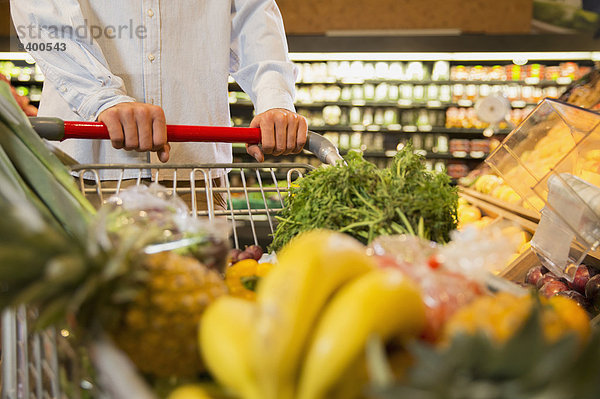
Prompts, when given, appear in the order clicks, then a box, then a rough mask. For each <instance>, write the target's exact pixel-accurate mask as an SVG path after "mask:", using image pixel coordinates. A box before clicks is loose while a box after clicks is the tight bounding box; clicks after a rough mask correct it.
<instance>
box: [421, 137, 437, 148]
mask: <svg viewBox="0 0 600 399" xmlns="http://www.w3.org/2000/svg"><path fill="white" fill-rule="evenodd" d="M434 148H435V136H434V135H433V134H426V135H425V138H424V139H423V149H424V150H425V151H427V152H433V150H434Z"/></svg>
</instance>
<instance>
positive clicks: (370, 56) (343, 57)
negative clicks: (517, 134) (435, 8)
mask: <svg viewBox="0 0 600 399" xmlns="http://www.w3.org/2000/svg"><path fill="white" fill-rule="evenodd" d="M290 58H291V59H292V61H511V62H512V61H513V60H515V59H519V60H523V59H525V60H529V61H543V60H559V61H563V60H564V61H577V60H593V61H598V60H600V52H595V51H570V52H563V51H560V52H559V51H546V52H485V53H483V52H472V53H404V52H394V53H380V52H372V53H371V52H369V53H366V52H365V53H327V52H322V53H298V52H296V53H290Z"/></svg>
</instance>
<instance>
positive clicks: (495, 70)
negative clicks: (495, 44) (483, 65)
mask: <svg viewBox="0 0 600 399" xmlns="http://www.w3.org/2000/svg"><path fill="white" fill-rule="evenodd" d="M489 78H490V80H495V81H500V80H506V72H505V70H504V67H503V66H502V65H494V66H493V67H492V70H491V71H490V76H489Z"/></svg>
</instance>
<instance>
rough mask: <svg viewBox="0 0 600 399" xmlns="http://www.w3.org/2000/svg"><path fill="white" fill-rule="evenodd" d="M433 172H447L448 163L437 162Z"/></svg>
mask: <svg viewBox="0 0 600 399" xmlns="http://www.w3.org/2000/svg"><path fill="white" fill-rule="evenodd" d="M433 170H435V171H436V172H437V173H442V172H444V171H445V170H446V163H445V162H444V161H437V162H436V163H435V164H434V165H433Z"/></svg>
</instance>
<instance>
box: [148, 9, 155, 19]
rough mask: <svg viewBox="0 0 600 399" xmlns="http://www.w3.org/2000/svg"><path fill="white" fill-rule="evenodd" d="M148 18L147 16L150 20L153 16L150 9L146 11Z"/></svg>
mask: <svg viewBox="0 0 600 399" xmlns="http://www.w3.org/2000/svg"><path fill="white" fill-rule="evenodd" d="M148 16H149V17H150V18H152V17H153V16H154V11H152V9H149V10H148Z"/></svg>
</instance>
